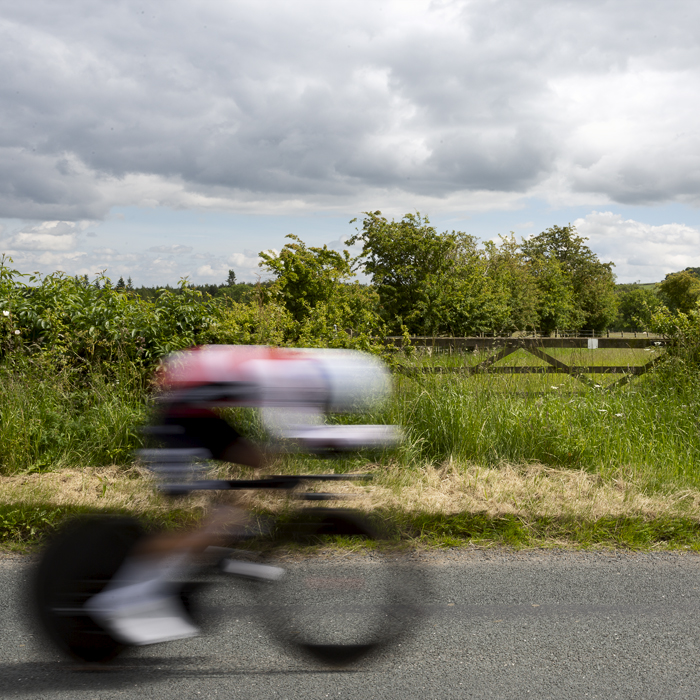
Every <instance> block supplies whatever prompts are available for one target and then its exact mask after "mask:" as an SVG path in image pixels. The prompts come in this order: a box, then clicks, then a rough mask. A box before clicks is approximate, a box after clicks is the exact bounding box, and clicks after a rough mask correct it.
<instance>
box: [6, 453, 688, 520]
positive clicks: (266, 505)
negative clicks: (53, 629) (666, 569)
mask: <svg viewBox="0 0 700 700" xmlns="http://www.w3.org/2000/svg"><path fill="white" fill-rule="evenodd" d="M370 471H373V472H374V474H375V480H374V481H372V482H369V483H364V484H363V483H357V482H338V483H333V484H332V485H331V486H330V488H329V484H327V483H326V484H324V483H323V482H320V483H318V484H316V485H314V486H312V487H311V488H312V489H316V490H319V491H326V490H331V491H333V492H336V493H340V494H344V495H346V496H351V497H354V498H353V499H352V501H351V504H352V506H353V507H357V508H359V509H361V510H367V511H369V510H374V509H377V508H383V509H387V510H390V511H396V510H400V511H410V512H428V513H442V514H446V515H449V514H455V513H460V512H461V513H464V512H481V513H484V514H487V515H488V516H492V517H498V516H502V515H506V514H511V515H517V516H526V517H533V516H546V517H561V516H575V517H577V518H581V519H585V520H596V519H598V518H601V517H606V516H612V517H620V516H641V517H643V518H645V519H651V518H659V517H693V518H695V517H697V515H696V514H697V513H700V490H691V489H684V490H676V491H669V492H668V493H666V494H659V493H654V494H647V493H645V492H644V491H643V490H642V489H640V488H638V487H637V486H636V485H635V483H634V480H632V479H630V478H628V477H626V476H625V474H624V473H623V472H620V474H619V475H618V477H617V478H615V479H612V480H603V479H602V478H601V477H599V476H596V475H594V474H590V473H588V472H586V471H583V470H569V469H552V468H549V467H545V466H543V465H540V464H528V465H511V464H502V465H500V466H499V467H495V468H486V467H480V466H477V465H473V464H459V463H456V462H448V463H446V464H444V465H443V466H442V467H440V468H434V467H425V468H423V469H418V470H416V469H411V470H405V469H403V470H402V469H401V468H399V467H390V468H378V467H376V468H374V469H370ZM228 475H229V476H230V477H234V478H235V476H238V474H237V473H236V472H235V471H233V473H231V470H229V471H228ZM224 498H226V496H225V494H216V495H213V496H212V494H211V493H206V492H200V493H195V494H193V495H191V496H188V497H187V498H185V499H179V500H178V501H177V502H176V503H177V507H178V508H185V509H187V510H192V511H198V512H200V513H201V512H204V511H206V510H207V509H208V508H209V506H210V504H211V502H212V499H213V500H214V501H220V500H222V499H224ZM238 498H239V499H240V500H242V501H243V503H244V504H247V505H249V506H252V507H257V508H262V509H266V510H272V511H275V510H278V509H279V508H280V507H282V505H283V504H284V502H285V499H284V496H280V495H278V494H276V493H274V492H272V493H269V492H247V493H244V494H240V495H238ZM0 503H4V504H14V503H24V504H34V503H36V504H44V505H52V506H67V505H71V506H84V507H87V508H94V509H100V510H101V509H105V510H129V511H132V512H135V513H140V512H146V511H150V512H154V511H167V510H168V509H169V508H171V507H172V505H173V502H172V501H171V500H169V499H167V498H164V497H163V496H161V495H160V494H158V493H157V491H156V490H155V489H154V488H153V483H152V481H151V479H150V478H149V477H148V472H146V471H145V470H143V469H140V468H139V467H132V468H131V469H129V470H124V469H120V468H117V467H102V468H83V469H62V470H60V471H56V472H48V473H44V474H31V475H24V476H11V477H0Z"/></svg>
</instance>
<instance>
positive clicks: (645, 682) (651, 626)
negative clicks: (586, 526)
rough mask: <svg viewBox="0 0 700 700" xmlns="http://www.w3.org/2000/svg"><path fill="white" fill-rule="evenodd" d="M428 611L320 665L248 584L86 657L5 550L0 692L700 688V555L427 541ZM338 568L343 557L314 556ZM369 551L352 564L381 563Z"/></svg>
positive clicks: (382, 693) (594, 692) (592, 693)
mask: <svg viewBox="0 0 700 700" xmlns="http://www.w3.org/2000/svg"><path fill="white" fill-rule="evenodd" d="M416 558H417V560H418V561H419V562H420V564H421V566H422V568H423V570H424V571H426V572H428V575H429V578H430V582H431V590H430V592H429V593H424V594H422V605H423V608H424V611H425V612H426V613H427V617H426V618H425V619H424V621H423V625H422V628H421V629H420V630H419V631H418V632H417V633H416V634H415V635H414V636H413V637H412V638H410V639H407V640H404V641H403V642H402V644H401V646H400V647H396V648H393V649H389V650H386V651H384V652H382V653H381V654H380V655H379V656H378V657H377V658H375V659H374V660H373V661H372V662H371V663H369V662H368V663H365V664H362V665H359V666H357V667H354V668H351V669H344V670H336V669H333V668H326V667H323V666H320V665H317V664H314V663H313V662H310V661H307V660H306V659H303V658H298V657H296V656H294V655H292V654H290V653H289V652H288V651H286V650H285V649H282V648H280V647H279V646H277V645H276V644H274V643H273V642H271V641H270V639H269V637H268V635H267V634H266V632H265V630H264V629H262V628H261V627H260V625H259V624H257V621H256V619H255V618H254V617H253V616H252V615H251V614H250V613H249V612H246V611H247V608H246V606H245V605H244V603H245V600H244V597H242V596H243V594H241V593H240V592H238V591H236V590H234V588H235V587H232V586H227V585H226V582H225V581H221V582H220V583H218V584H217V585H216V586H214V587H212V588H211V589H210V590H209V592H208V593H207V603H208V605H209V607H210V609H216V610H219V611H220V613H219V615H218V616H219V624H218V625H217V628H216V629H215V630H213V631H212V632H211V633H210V634H207V635H205V636H202V637H199V638H196V639H191V640H183V641H178V642H171V643H168V644H161V645H154V646H151V647H147V648H142V649H139V650H136V651H132V652H130V653H129V654H128V655H126V656H122V657H120V658H119V659H118V661H117V662H116V663H115V664H113V665H112V666H111V667H109V668H108V669H106V670H101V671H94V670H93V671H86V670H82V669H81V668H80V667H76V666H75V665H72V664H70V663H67V662H65V661H63V660H61V659H60V657H59V656H58V655H57V654H56V653H55V652H53V651H52V650H50V649H47V648H46V647H45V645H43V644H42V643H41V642H40V640H39V637H38V636H37V634H36V629H35V628H34V627H32V624H31V621H30V620H29V619H28V617H27V615H26V613H25V611H24V605H23V603H22V599H23V597H24V596H25V593H26V591H27V590H28V585H29V580H30V575H31V560H30V559H29V558H27V557H19V556H6V557H3V558H0V641H1V644H0V692H2V695H3V697H10V698H14V697H17V698H81V699H82V698H99V699H102V698H105V699H107V698H158V699H161V698H163V699H164V698H250V699H257V698H420V700H428V699H429V698H635V699H637V698H654V699H658V698H695V697H700V665H699V663H698V662H699V660H700V659H699V653H698V652H699V649H700V557H699V556H696V555H692V554H685V555H684V554H674V553H654V554H629V553H577V552H563V551H554V552H528V553H519V554H518V553H516V554H510V553H507V552H501V551H486V552H483V551H481V552H480V551H464V550H462V551H453V552H451V551H448V552H442V553H423V554H420V555H417V557H416ZM310 565H312V566H314V567H316V570H321V569H323V568H324V567H333V565H334V562H333V557H330V558H327V559H321V560H319V561H315V562H312V564H310ZM371 565H372V564H371V563H369V562H368V561H367V558H366V557H364V558H363V557H361V556H360V557H358V558H357V566H358V567H363V566H371Z"/></svg>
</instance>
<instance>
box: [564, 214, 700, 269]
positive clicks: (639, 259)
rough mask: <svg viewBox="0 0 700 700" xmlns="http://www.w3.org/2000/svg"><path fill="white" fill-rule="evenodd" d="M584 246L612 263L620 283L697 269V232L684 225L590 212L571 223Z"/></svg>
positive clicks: (699, 251) (699, 256)
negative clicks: (586, 244) (653, 222)
mask: <svg viewBox="0 0 700 700" xmlns="http://www.w3.org/2000/svg"><path fill="white" fill-rule="evenodd" d="M573 223H574V225H575V226H576V228H577V230H578V232H579V233H580V234H581V235H583V236H587V237H588V238H589V242H588V245H589V246H590V247H591V248H592V249H593V250H594V251H595V252H596V253H597V254H598V257H599V258H600V259H601V260H602V261H604V262H607V261H608V260H613V261H614V262H615V274H616V275H617V276H618V279H619V280H620V281H626V282H633V281H636V280H640V281H642V282H658V281H659V280H662V279H663V278H664V276H665V275H666V274H668V273H669V272H677V271H679V270H683V269H685V268H686V267H696V266H700V230H698V229H697V228H693V227H691V226H686V225H685V224H677V223H673V224H663V225H660V226H654V225H651V224H645V223H643V222H641V221H634V220H632V219H623V218H622V216H620V215H619V214H613V213H612V212H592V213H591V214H589V215H588V216H586V217H585V218H582V219H577V220H576V221H574V222H573Z"/></svg>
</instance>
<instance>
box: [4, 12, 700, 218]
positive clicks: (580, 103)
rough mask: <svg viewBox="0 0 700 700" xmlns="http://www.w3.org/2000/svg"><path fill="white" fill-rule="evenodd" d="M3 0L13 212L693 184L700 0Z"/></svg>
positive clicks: (677, 195)
mask: <svg viewBox="0 0 700 700" xmlns="http://www.w3.org/2000/svg"><path fill="white" fill-rule="evenodd" d="M0 8H1V11H0V76H2V77H1V78H0V217H19V218H29V219H47V220H48V219H61V220H78V219H101V218H104V217H105V216H106V214H107V213H108V212H109V210H110V208H111V207H113V206H115V205H121V204H164V205H167V206H173V207H178V206H182V207H189V206H206V205H207V204H210V205H212V206H218V207H222V206H226V205H227V203H228V206H231V207H234V208H235V206H236V203H237V202H240V201H244V200H260V201H268V202H275V201H287V200H295V201H300V202H301V203H302V204H305V205H307V206H309V207H313V206H320V205H324V206H325V205H329V204H332V203H335V204H338V203H341V204H342V203H345V204H346V205H348V206H349V207H351V208H354V207H357V206H358V203H359V208H362V207H363V206H366V204H365V203H366V202H368V201H372V200H373V198H374V197H376V196H377V194H378V193H387V192H399V193H404V194H406V195H416V196H418V195H420V196H428V197H436V198H444V197H448V196H450V195H454V194H455V193H461V192H465V193H469V192H474V191H480V190H489V191H492V192H503V193H521V194H523V195H527V194H532V193H533V192H534V193H537V194H538V195H539V196H544V197H547V196H548V195H550V194H552V193H555V192H556V194H558V195H563V196H566V194H567V192H568V193H571V194H572V196H573V195H576V193H591V194H592V195H593V196H596V197H600V198H602V199H606V198H607V199H609V200H612V201H618V202H635V203H646V202H656V201H666V200H673V199H681V200H687V201H691V202H694V203H696V202H697V191H698V184H699V183H698V179H699V178H698V175H697V173H698V172H700V148H698V147H699V146H700V143H698V138H700V137H698V136H697V133H696V127H695V120H696V116H695V115H696V114H697V107H698V104H697V103H698V101H700V98H698V96H697V95H698V91H697V86H698V78H699V76H700V72H699V69H698V66H699V65H700V61H699V60H698V59H700V47H699V45H698V42H697V39H696V28H697V26H698V20H700V6H698V5H697V3H692V2H670V3H669V2H666V3H663V4H661V3H639V2H636V1H635V2H632V1H628V2H626V1H624V0H616V1H615V2H602V1H601V2H596V1H595V0H591V1H588V2H585V3H584V2H580V1H578V0H576V1H571V2H566V1H562V2H557V3H551V2H549V1H545V0H541V1H533V2H522V0H494V1H488V2H487V1H486V0H476V1H473V2H433V3H432V4H429V3H427V2H426V3H420V2H407V1H406V2H395V3H367V4H358V3H352V2H333V3H328V2H321V1H320V0H313V1H305V0H298V1H297V2H294V3H276V2H236V3H225V2H214V1H211V0H209V1H207V0H203V1H201V2H198V3H191V2H184V0H172V1H170V2H164V3H159V4H157V5H153V4H151V5H150V6H149V5H146V6H144V4H143V3H137V2H135V1H130V0H125V1H123V2H103V3H99V4H97V5H96V4H95V3H93V2H87V1H83V0H74V1H72V2H63V3H55V2H53V1H50V2H49V1H44V0H29V1H28V2H26V3H10V2H4V3H2V4H1V5H0ZM617 134H619V135H620V138H616V135H617ZM672 164H673V165H672Z"/></svg>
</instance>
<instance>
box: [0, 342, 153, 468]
mask: <svg viewBox="0 0 700 700" xmlns="http://www.w3.org/2000/svg"><path fill="white" fill-rule="evenodd" d="M146 401H147V397H146V392H145V387H144V379H143V375H142V374H141V372H139V371H138V370H137V369H136V368H135V367H134V366H133V365H132V364H130V363H128V362H123V363H117V364H113V365H110V366H108V367H105V366H102V365H97V366H95V367H93V368H92V369H79V368H75V367H70V366H65V365H62V364H58V363H56V362H54V361H52V360H51V359H49V358H46V357H43V358H42V357H36V356H35V357H23V356H19V355H15V356H14V357H12V358H9V359H6V360H5V361H4V362H3V363H2V364H0V474H3V475H10V474H16V473H19V472H31V471H41V470H45V469H53V468H57V467H61V466H93V465H94V466H97V465H105V464H115V463H117V464H119V463H127V462H129V461H131V459H132V457H131V452H132V450H133V449H134V448H135V447H136V446H138V444H139V443H140V435H139V432H138V426H139V424H141V423H142V422H143V421H144V419H145V416H146V411H147V404H146Z"/></svg>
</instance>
